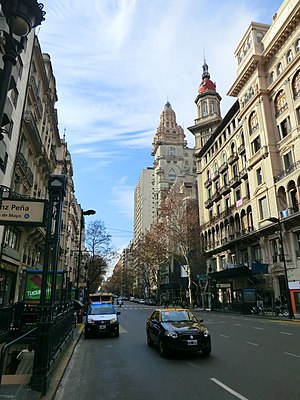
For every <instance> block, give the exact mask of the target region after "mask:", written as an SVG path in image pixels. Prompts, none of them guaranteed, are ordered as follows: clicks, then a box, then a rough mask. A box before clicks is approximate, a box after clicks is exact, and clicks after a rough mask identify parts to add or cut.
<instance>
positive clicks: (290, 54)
mask: <svg viewBox="0 0 300 400" xmlns="http://www.w3.org/2000/svg"><path fill="white" fill-rule="evenodd" d="M292 59H293V52H292V50H289V51H288V52H287V55H286V61H287V63H288V64H289V63H290V62H291V61H292Z"/></svg>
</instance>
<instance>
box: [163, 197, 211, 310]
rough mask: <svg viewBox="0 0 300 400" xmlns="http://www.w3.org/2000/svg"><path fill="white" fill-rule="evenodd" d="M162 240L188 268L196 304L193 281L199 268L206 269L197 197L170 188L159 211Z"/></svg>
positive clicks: (190, 300) (190, 297)
mask: <svg viewBox="0 0 300 400" xmlns="http://www.w3.org/2000/svg"><path fill="white" fill-rule="evenodd" d="M158 221H159V222H158V223H159V232H160V240H161V241H163V242H164V246H166V248H167V251H168V253H169V255H170V256H171V257H173V259H177V260H178V261H179V262H180V263H181V264H183V263H184V264H183V265H182V266H183V267H184V268H185V270H186V273H187V277H188V292H189V303H190V305H192V304H193V298H192V285H193V284H195V285H196V287H197V288H198V285H197V284H196V282H195V280H193V276H195V273H196V271H197V272H198V273H199V272H203V270H204V269H205V265H204V264H202V265H199V261H200V262H201V261H202V262H203V257H202V250H201V244H200V227H199V212H198V205H197V201H196V199H193V198H191V197H186V196H184V194H183V193H180V192H178V191H175V190H171V191H170V192H169V194H168V196H167V197H166V199H165V202H164V203H163V205H162V206H161V208H160V212H159V220H158Z"/></svg>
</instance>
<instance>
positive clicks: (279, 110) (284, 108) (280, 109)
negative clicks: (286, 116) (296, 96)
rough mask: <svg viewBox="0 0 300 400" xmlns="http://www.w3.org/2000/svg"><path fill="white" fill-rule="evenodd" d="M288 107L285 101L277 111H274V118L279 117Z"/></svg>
mask: <svg viewBox="0 0 300 400" xmlns="http://www.w3.org/2000/svg"><path fill="white" fill-rule="evenodd" d="M287 109H288V104H287V103H285V104H284V105H283V106H282V107H280V108H279V109H278V111H277V112H276V113H275V118H277V117H279V115H281V114H282V113H283V112H284V111H285V110H287Z"/></svg>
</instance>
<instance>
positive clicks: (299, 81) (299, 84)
mask: <svg viewBox="0 0 300 400" xmlns="http://www.w3.org/2000/svg"><path fill="white" fill-rule="evenodd" d="M292 90H293V95H294V98H298V97H299V96H300V69H299V70H298V71H297V72H296V75H295V76H294V79H293V82H292Z"/></svg>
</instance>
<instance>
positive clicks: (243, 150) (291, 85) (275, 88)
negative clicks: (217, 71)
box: [189, 0, 300, 312]
mask: <svg viewBox="0 0 300 400" xmlns="http://www.w3.org/2000/svg"><path fill="white" fill-rule="evenodd" d="M299 26H300V3H299V1H294V0H289V1H287V0H285V1H283V3H282V5H281V7H280V8H279V10H278V12H277V13H276V14H275V15H274V16H273V21H272V24H271V25H266V24H260V23H255V22H252V23H251V24H250V25H249V28H248V29H247V31H246V32H245V34H244V36H243V37H242V38H241V40H240V42H239V44H238V47H237V50H236V52H235V57H236V60H237V66H238V67H237V77H236V80H235V82H234V83H233V84H232V86H231V88H230V90H229V92H228V94H229V95H230V96H234V97H236V98H237V101H236V103H235V104H234V105H233V106H232V107H231V109H230V110H229V111H228V112H227V114H226V115H225V117H224V118H223V119H222V120H220V121H219V122H218V118H219V117H220V115H219V114H218V107H217V106H215V108H214V109H213V110H212V109H211V108H209V104H211V103H212V101H213V102H214V103H215V104H217V105H218V101H220V97H219V96H218V94H217V92H216V89H215V86H214V85H212V82H211V81H210V80H209V76H208V75H207V66H206V63H205V64H204V67H203V81H202V84H201V85H200V89H201V90H200V89H199V93H198V96H197V98H196V101H195V102H196V104H197V109H198V115H197V118H196V119H195V122H194V125H193V126H192V127H190V128H189V129H190V131H191V132H192V133H193V134H194V135H195V142H196V158H197V173H198V175H197V176H198V196H199V213H200V225H201V238H202V243H203V246H204V250H205V255H206V259H207V268H208V270H209V271H210V272H211V274H210V276H211V282H212V285H211V288H212V291H213V292H214V295H215V300H216V301H220V302H221V303H223V304H229V305H234V304H243V305H244V306H245V303H246V302H247V301H249V303H250V302H251V301H254V300H263V301H265V303H268V304H270V305H271V304H272V302H273V301H274V297H275V296H276V297H278V296H280V297H281V299H282V301H285V300H286V297H287V290H286V286H287V285H286V282H285V269H286V271H287V276H288V285H289V289H290V293H291V299H292V305H293V311H294V312H299V311H300V285H299V282H300V247H299V246H300V222H299V221H300V219H299V182H300V175H299V165H300V164H299V160H300V141H299V123H300V96H299V93H300V28H299ZM203 87H204V88H205V89H204V90H203V89H202V88H203ZM205 102H207V106H206V107H205V106H204V103H205ZM205 110H206V112H207V114H208V115H207V116H206V115H204V111H205ZM270 218H271V220H270ZM279 227H280V229H281V231H282V237H283V248H282V246H281V244H282V243H281V239H280V235H279V233H280V231H279ZM237 307H238V306H237Z"/></svg>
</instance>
